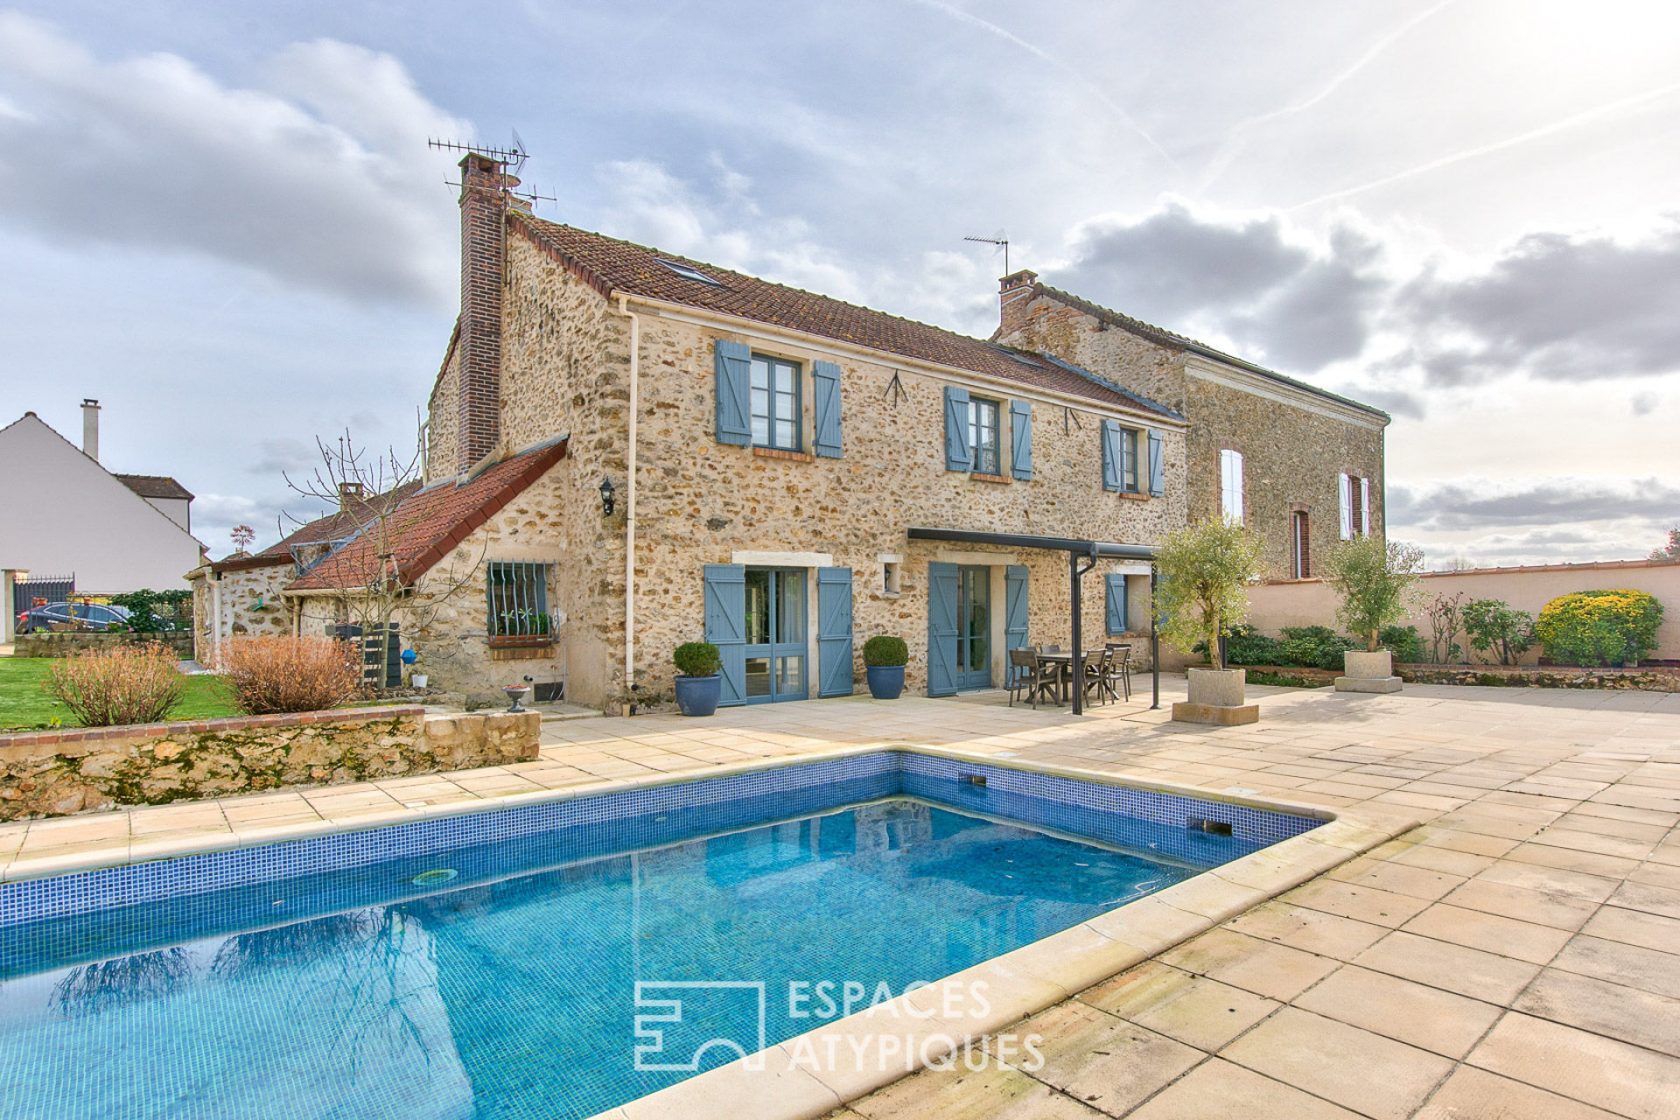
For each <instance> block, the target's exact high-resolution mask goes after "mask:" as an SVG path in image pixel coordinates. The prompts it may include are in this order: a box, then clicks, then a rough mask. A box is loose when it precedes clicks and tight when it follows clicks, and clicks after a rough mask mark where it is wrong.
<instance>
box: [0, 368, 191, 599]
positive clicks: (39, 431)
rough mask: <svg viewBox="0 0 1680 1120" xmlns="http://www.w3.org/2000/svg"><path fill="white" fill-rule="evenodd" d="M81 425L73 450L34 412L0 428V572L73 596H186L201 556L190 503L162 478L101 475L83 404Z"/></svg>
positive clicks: (89, 407)
mask: <svg viewBox="0 0 1680 1120" xmlns="http://www.w3.org/2000/svg"><path fill="white" fill-rule="evenodd" d="M82 417H83V424H82V442H83V446H82V447H77V446H76V445H75V444H73V443H71V442H70V441H69V440H67V439H65V438H64V437H63V436H61V435H59V434H58V432H56V431H54V430H53V429H52V428H51V427H50V426H49V425H48V424H47V423H46V421H44V420H42V419H41V418H40V417H39V416H37V415H35V413H33V412H26V413H24V414H23V416H22V417H20V418H19V419H18V420H16V421H15V422H13V423H12V424H9V425H7V426H6V427H4V428H0V493H4V494H5V500H4V501H0V570H4V571H26V572H28V573H30V574H31V575H34V576H68V575H74V576H75V577H76V593H77V594H78V595H83V594H85V595H115V594H120V593H122V592H125V591H138V590H140V589H141V588H151V589H152V590H155V591H162V590H169V589H175V588H180V589H185V588H186V586H187V578H186V577H187V573H188V572H189V571H191V570H193V569H194V568H196V567H198V565H199V564H200V563H202V557H203V552H204V549H203V546H202V545H200V544H199V543H198V541H197V540H196V539H195V538H194V537H193V535H192V533H191V531H190V527H191V525H192V513H191V509H192V499H193V496H192V494H191V493H189V492H188V491H187V490H186V488H185V487H183V486H182V485H181V484H180V483H178V482H176V481H175V480H174V479H173V478H169V477H167V476H163V475H122V474H113V473H112V472H111V471H109V470H107V469H106V468H105V467H104V466H103V465H101V464H100V462H99V402H98V401H93V400H89V401H84V402H83V403H82ZM8 605H9V604H8Z"/></svg>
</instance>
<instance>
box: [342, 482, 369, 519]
mask: <svg viewBox="0 0 1680 1120" xmlns="http://www.w3.org/2000/svg"><path fill="white" fill-rule="evenodd" d="M366 496H367V489H366V487H364V486H363V485H362V484H361V483H360V482H341V483H339V484H338V512H340V513H349V512H350V511H351V510H353V509H358V508H360V506H361V504H362V499H363V498H364V497H366Z"/></svg>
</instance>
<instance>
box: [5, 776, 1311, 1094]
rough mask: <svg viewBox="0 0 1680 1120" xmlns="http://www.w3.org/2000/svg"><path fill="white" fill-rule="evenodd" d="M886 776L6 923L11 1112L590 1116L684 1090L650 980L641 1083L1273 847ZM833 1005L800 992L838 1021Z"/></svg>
mask: <svg viewBox="0 0 1680 1120" xmlns="http://www.w3.org/2000/svg"><path fill="white" fill-rule="evenodd" d="M880 784H881V783H880V780H879V779H878V778H877V779H871V780H869V781H865V782H861V783H857V782H847V781H837V782H831V783H827V784H826V785H825V786H824V787H823V791H824V792H823V796H824V797H825V798H827V799H829V804H828V806H827V807H825V808H823V809H820V810H817V811H810V812H805V813H804V814H803V815H801V816H798V817H796V818H794V819H787V820H782V821H779V822H778V823H772V824H759V825H756V826H754V825H750V824H747V823H745V822H751V821H763V820H765V819H768V818H771V817H773V816H775V813H774V812H773V811H772V805H774V804H781V805H783V806H785V805H786V797H785V796H782V797H779V798H777V797H773V796H772V795H769V794H766V795H764V796H763V798H761V799H759V800H760V801H761V802H762V803H758V804H755V803H754V801H755V799H754V798H745V799H742V800H741V801H739V802H737V803H735V804H734V806H733V808H732V809H731V812H732V814H733V815H734V816H736V817H738V818H740V820H741V822H742V826H741V827H737V828H735V829H734V830H733V831H727V832H723V833H722V834H715V833H716V832H717V826H718V823H719V822H718V819H717V817H716V814H715V812H707V813H701V814H699V815H698V816H696V815H694V813H693V812H691V811H690V810H685V809H681V808H679V809H673V810H669V811H664V812H657V811H656V812H652V813H649V814H646V815H644V816H643V817H642V818H641V819H640V820H639V821H632V822H627V821H625V820H623V819H616V820H604V821H594V822H589V823H586V824H581V825H578V826H576V827H573V828H570V829H559V830H553V831H548V832H543V833H540V834H536V835H532V836H529V837H525V838H523V839H519V840H503V841H498V842H495V843H485V844H478V845H470V846H464V847H459V848H454V849H450V848H444V849H440V850H433V851H429V852H426V853H424V854H415V855H409V856H403V857H399V858H394V859H387V860H383V861H381V862H377V863H371V864H367V865H364V866H358V867H349V868H341V869H337V870H332V871H323V872H316V873H309V874H302V875H293V876H290V877H287V878H284V879H275V880H268V881H261V882H254V883H246V884H243V885H239V886H234V887H228V888H224V889H221V890H216V891H211V892H206V893H201V894H196V895H191V896H185V897H172V898H166V899H159V900H156V901H151V902H145V903H141V904H138V905H131V906H124V907H119V908H114V909H103V910H91V911H87V912H82V913H73V914H64V915H59V916H55V917H50V918H46V919H43V920H38V921H32V922H26V923H14V924H11V925H5V926H0V1116H5V1117H20V1118H21V1117H43V1118H46V1117H52V1118H63V1120H74V1118H79V1117H88V1118H99V1120H113V1118H118V1117H121V1118H141V1117H171V1118H200V1117H202V1118H206V1120H209V1118H215V1120H238V1118H247V1117H248V1118H256V1117H264V1118H267V1117H285V1118H286V1120H307V1118H314V1117H333V1118H340V1117H342V1118H345V1120H349V1118H383V1117H391V1118H396V1117H401V1118H404V1120H431V1118H457V1117H460V1118H465V1117H474V1118H498V1120H499V1118H510V1120H511V1118H526V1117H531V1118H536V1117H543V1118H548V1117H583V1116H589V1115H592V1114H593V1113H595V1112H598V1111H600V1110H602V1109H605V1108H609V1107H611V1106H613V1105H615V1104H619V1103H622V1102H624V1101H626V1100H629V1099H631V1098H633V1097H636V1096H640V1095H642V1094H644V1093H647V1092H651V1091H653V1090H654V1089H657V1088H660V1087H662V1086H664V1085H667V1084H670V1083H672V1082H674V1081H676V1080H679V1079H681V1078H682V1077H684V1076H687V1075H688V1074H687V1073H685V1072H676V1071H637V1070H636V1069H635V1068H634V1064H633V1057H634V1051H635V1048H636V1046H637V1044H638V1041H639V1040H638V1037H637V1033H636V1016H637V1012H638V1008H637V1005H636V985H637V982H638V981H643V982H653V983H655V984H658V983H660V982H670V983H671V984H672V985H678V987H668V986H660V987H653V988H645V989H644V993H643V994H644V998H646V999H667V998H672V997H673V996H675V997H676V998H681V999H683V1000H684V1001H685V1004H686V1009H687V1019H688V1021H687V1022H685V1023H683V1024H662V1026H663V1028H664V1029H665V1031H666V1037H665V1040H664V1046H663V1047H662V1048H659V1049H657V1050H655V1051H653V1052H650V1053H648V1054H645V1055H644V1064H646V1063H647V1062H653V1063H677V1064H680V1063H683V1062H685V1061H687V1060H688V1059H689V1057H690V1055H691V1054H692V1052H693V1051H694V1049H696V1048H697V1047H698V1046H700V1045H701V1044H702V1043H703V1042H705V1041H706V1040H707V1039H710V1038H713V1037H720V1036H728V1037H730V1038H734V1039H737V1040H739V1042H740V1044H741V1045H743V1046H745V1048H746V1049H749V1050H750V1049H753V1048H755V1047H756V1045H757V1044H758V1042H759V1041H763V1042H766V1043H775V1042H777V1041H781V1040H783V1039H786V1038H789V1037H791V1036H793V1035H796V1034H799V1033H802V1032H803V1031H806V1030H809V1029H811V1028H813V1027H816V1026H819V1025H821V1023H822V1021H823V1020H822V1019H821V1018H810V1017H806V1018H798V1017H795V1016H794V1015H792V1014H791V1013H790V1006H789V996H790V985H795V984H798V983H801V982H803V983H805V984H808V985H818V984H820V983H821V982H827V983H828V985H829V987H828V989H827V993H828V994H829V995H831V996H832V997H833V998H834V1000H835V1002H836V1003H838V1002H839V1001H841V1000H842V999H843V998H844V993H845V991H846V989H845V988H844V987H843V985H844V984H845V983H846V982H851V983H852V984H853V988H852V989H851V990H852V992H853V993H854V995H856V994H858V993H868V994H870V995H876V994H879V993H881V992H890V993H893V994H896V993H899V992H902V991H903V990H905V988H906V987H908V986H910V985H912V984H913V983H915V982H918V981H931V980H936V979H938V978H940V977H943V976H946V975H949V974H951V973H953V972H956V971H958V970H960V969H963V968H966V967H968V966H970V965H973V964H976V963H978V962H980V961H983V960H986V959H987V958H990V957H993V956H996V955H998V954H1000V953H1004V952H1007V951H1008V950H1010V949H1014V948H1017V947H1019V946H1021V945H1024V944H1027V943H1029V942H1031V941H1035V940H1037V939H1039V938H1041V937H1045V936H1047V935H1049V934H1052V933H1055V932H1057V931H1060V930H1063V929H1066V928H1068V927H1070V926H1072V925H1075V924H1077V923H1079V922H1082V921H1085V920H1087V919H1089V918H1091V917H1093V916H1095V915H1097V914H1099V913H1101V912H1103V911H1105V910H1108V909H1111V908H1113V907H1116V906H1120V905H1123V904H1124V903H1126V902H1127V901H1130V900H1132V899H1135V898H1138V897H1141V896H1142V895H1144V894H1147V893H1148V892H1150V891H1153V890H1158V889H1160V888H1162V887H1165V886H1168V885H1170V884H1172V883H1174V882H1177V881H1179V880H1181V879H1184V878H1186V877H1188V876H1190V875H1193V874H1196V873H1197V872H1199V871H1200V870H1203V869H1205V868H1207V867H1211V866H1215V865H1217V864H1218V863H1221V862H1224V861H1225V860H1227V859H1230V858H1234V857H1235V856H1238V855H1241V854H1244V853H1245V852H1247V851H1251V850H1254V849H1255V848H1256V847H1259V846H1260V844H1259V843H1258V842H1256V841H1254V840H1244V839H1240V838H1233V837H1229V836H1211V835H1204V834H1201V833H1194V834H1188V833H1187V830H1186V829H1185V828H1183V827H1182V826H1181V827H1178V828H1172V827H1170V826H1165V825H1160V824H1145V823H1144V822H1140V821H1137V820H1132V819H1128V821H1127V823H1126V825H1125V834H1126V837H1127V841H1128V847H1127V848H1126V849H1125V850H1120V849H1117V848H1115V847H1111V846H1098V845H1096V844H1090V843H1083V842H1078V841H1074V840H1070V839H1065V838H1061V837H1059V836H1056V835H1051V834H1048V833H1046V832H1044V831H1040V830H1037V829H1034V828H1030V827H1025V826H1021V825H1015V824H1005V823H999V822H998V821H996V820H993V819H987V818H986V817H982V816H979V815H975V813H974V812H972V810H973V809H974V808H977V807H981V806H984V807H985V808H987V809H991V808H994V807H995V802H996V800H997V798H993V799H992V800H988V799H987V797H986V795H985V793H984V791H971V793H972V796H969V795H965V794H963V793H960V792H955V791H953V792H950V793H949V795H948V797H945V798H940V799H939V800H945V801H946V802H947V803H946V804H944V805H940V804H934V803H931V802H930V800H928V799H926V798H925V797H914V798H912V797H906V796H888V797H884V798H877V799H872V800H867V801H865V802H864V803H862V804H858V803H856V802H858V801H861V800H863V798H861V797H858V796H855V795H857V794H860V793H872V792H875V791H876V790H877V789H878V788H879V787H880ZM849 795H853V796H849ZM807 796H816V794H814V793H813V794H808V795H807ZM965 797H966V800H965ZM999 797H1004V795H1002V794H1001V793H1000V794H999ZM848 802H851V803H850V804H848ZM965 809H967V810H970V811H964V810H965ZM784 811H785V808H784ZM1058 812H1060V813H1061V814H1062V817H1066V816H1067V814H1068V813H1072V814H1073V817H1074V818H1075V819H1078V818H1079V814H1080V812H1084V813H1085V814H1086V815H1087V816H1089V817H1090V818H1091V819H1090V821H1089V823H1090V824H1091V826H1092V827H1091V829H1090V830H1088V831H1087V830H1085V829H1081V830H1080V832H1081V833H1082V834H1091V833H1097V832H1099V825H1101V822H1099V821H1098V819H1097V818H1098V817H1099V816H1102V817H1103V819H1104V820H1107V821H1108V823H1107V824H1106V825H1102V827H1107V828H1109V829H1111V830H1112V829H1113V828H1114V827H1115V826H1114V824H1113V822H1112V820H1110V819H1109V818H1112V817H1113V816H1114V815H1113V814H1112V813H1110V814H1106V815H1103V814H1098V813H1096V812H1094V811H1090V810H1083V811H1081V810H1065V811H1063V810H1058ZM1058 819H1061V818H1058ZM702 820H704V822H705V823H706V824H709V825H710V828H708V829H706V831H708V832H712V833H714V834H712V835H705V834H702V833H701V832H700V831H698V830H699V829H700V827H701V823H702ZM1311 823H1316V822H1307V823H1306V824H1304V825H1303V827H1310V824H1311ZM1063 827H1065V825H1064V826H1063ZM1152 835H1153V836H1156V837H1157V839H1158V840H1159V843H1155V842H1153V841H1151V840H1149V839H1148V837H1150V836H1152ZM614 836H616V837H619V838H620V843H619V844H618V846H617V850H616V851H614V850H613V844H612V843H611V838H612V837H614ZM624 838H633V844H632V843H625V842H623V840H624ZM661 840H663V841H665V842H663V843H660V842H659V841H661ZM650 841H652V843H651V844H650ZM632 846H634V847H635V849H636V850H634V851H626V850H625V849H627V848H630V847H632ZM1164 851H1171V852H1172V855H1171V856H1170V857H1169V856H1164V855H1163V854H1162V853H1163V852H1164ZM451 873H453V874H451ZM720 980H721V981H755V982H763V984H764V986H765V988H764V990H765V992H766V997H765V1009H766V1018H765V1034H764V1036H763V1037H762V1039H760V1038H759V1037H758V1036H757V1035H756V1033H755V1032H756V1023H757V1015H756V1011H757V1002H756V1000H757V997H756V994H755V992H754V991H753V990H751V989H733V988H721V989H704V990H697V989H684V988H681V987H680V985H682V984H683V983H684V982H692V981H720ZM822 990H823V989H821V988H818V987H810V988H804V989H801V988H797V987H795V988H792V989H791V991H794V992H800V991H804V992H805V993H806V995H807V998H806V999H805V1001H804V1002H803V1003H802V1004H801V1006H803V1007H804V1008H806V1009H808V1010H810V1011H811V1012H813V1013H814V1014H817V1015H821V1014H823V1013H825V1012H830V1013H832V1014H836V1015H837V1014H839V1013H840V1010H843V1009H832V1008H830V1006H829V1005H828V1004H827V1003H826V1002H825V1001H824V1000H823V999H822V998H821V996H820V995H818V994H817V993H819V992H821V991H822ZM860 1006H861V1005H860ZM854 1009H859V1008H856V1007H855V1008H854ZM641 1010H642V1012H643V1013H644V1014H646V1013H648V1012H649V1011H650V1010H654V1011H657V1007H656V1006H655V1005H644V1006H643V1007H642V1008H641ZM696 1018H700V1019H701V1022H700V1023H698V1024H697V1023H696V1022H694V1020H695V1019H696ZM640 1041H642V1042H643V1043H649V1042H650V1040H649V1039H648V1038H645V1037H644V1038H643V1039H641V1040H640ZM666 1055H669V1056H668V1057H667V1056H666ZM735 1056H736V1055H735V1054H734V1053H732V1052H729V1051H727V1050H726V1049H725V1048H722V1047H717V1048H714V1049H713V1050H712V1051H709V1052H708V1053H707V1060H706V1061H704V1062H702V1063H701V1064H702V1066H710V1065H715V1064H719V1063H721V1062H722V1061H726V1060H730V1059H732V1058H734V1057H735Z"/></svg>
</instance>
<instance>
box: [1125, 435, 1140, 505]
mask: <svg viewBox="0 0 1680 1120" xmlns="http://www.w3.org/2000/svg"><path fill="white" fill-rule="evenodd" d="M1120 489H1121V490H1123V491H1125V492H1126V493H1128V494H1136V493H1137V492H1138V490H1139V485H1138V433H1137V429H1136V428H1121V429H1120Z"/></svg>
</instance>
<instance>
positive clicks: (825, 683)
mask: <svg viewBox="0 0 1680 1120" xmlns="http://www.w3.org/2000/svg"><path fill="white" fill-rule="evenodd" d="M852 679H853V678H852V570H851V569H850V568H818V569H817V695H818V696H850V695H851V694H852Z"/></svg>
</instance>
